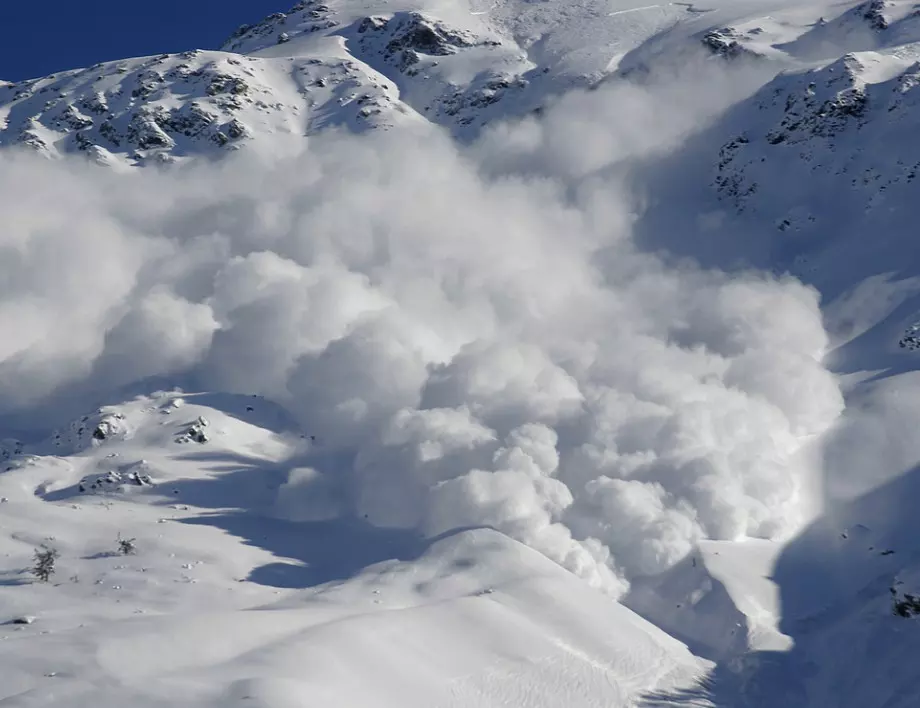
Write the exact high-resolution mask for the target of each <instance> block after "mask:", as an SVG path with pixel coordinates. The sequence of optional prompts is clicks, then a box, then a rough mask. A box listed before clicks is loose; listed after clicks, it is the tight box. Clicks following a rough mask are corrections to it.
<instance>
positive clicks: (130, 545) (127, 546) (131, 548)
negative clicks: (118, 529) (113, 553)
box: [118, 534, 137, 556]
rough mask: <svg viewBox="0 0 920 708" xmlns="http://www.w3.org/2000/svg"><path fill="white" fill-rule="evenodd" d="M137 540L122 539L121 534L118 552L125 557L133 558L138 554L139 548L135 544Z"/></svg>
mask: <svg viewBox="0 0 920 708" xmlns="http://www.w3.org/2000/svg"><path fill="white" fill-rule="evenodd" d="M136 540H137V539H135V538H122V537H121V534H119V535H118V552H119V553H120V554H121V555H123V556H133V555H134V554H135V553H136V552H137V546H136V545H135V544H134V542H135V541H136Z"/></svg>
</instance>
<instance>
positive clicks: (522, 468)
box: [0, 82, 842, 595]
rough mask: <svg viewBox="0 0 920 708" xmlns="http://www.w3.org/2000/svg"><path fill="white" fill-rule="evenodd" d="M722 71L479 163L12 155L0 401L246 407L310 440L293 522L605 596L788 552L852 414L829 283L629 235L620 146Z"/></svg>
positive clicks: (570, 105)
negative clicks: (819, 287)
mask: <svg viewBox="0 0 920 708" xmlns="http://www.w3.org/2000/svg"><path fill="white" fill-rule="evenodd" d="M713 85H714V86H715V88H713V89H712V90H711V91H709V92H708V93H707V91H706V90H705V89H704V88H703V87H701V85H700V84H697V85H696V86H695V88H696V89H697V90H696V92H694V91H690V90H681V91H677V92H675V91H670V92H664V93H662V92H659V91H656V89H654V88H647V89H643V90H639V89H636V88H634V87H631V88H629V89H628V91H626V92H625V93H624V90H622V89H616V88H615V87H614V88H610V89H603V90H600V91H597V92H594V93H593V94H591V95H587V94H585V95H581V96H577V97H573V98H571V99H569V100H568V101H562V102H560V104H559V105H558V106H556V107H555V108H554V109H553V110H552V111H551V112H550V115H549V117H548V118H547V119H546V120H547V122H546V123H539V122H534V121H532V122H525V123H523V124H519V125H517V126H506V127H502V128H498V129H496V132H494V133H491V134H490V135H488V136H486V137H485V138H484V139H483V143H482V144H480V145H478V146H473V147H470V148H462V147H458V146H457V145H456V144H454V143H453V142H451V141H450V140H449V139H448V138H446V137H445V136H443V135H441V134H439V133H437V132H431V133H430V134H425V135H423V136H419V135H417V134H414V133H410V132H409V131H392V132H389V133H378V134H371V135H366V136H363V137H356V136H348V135H334V134H326V135H323V136H319V137H316V138H313V139H311V141H310V144H309V147H308V149H307V151H306V154H304V155H302V156H298V157H292V158H290V159H289V160H287V161H282V162H275V163H272V164H266V163H262V162H259V161H258V159H257V157H254V156H251V155H250V156H249V157H239V158H234V159H232V160H229V161H226V162H224V163H221V164H218V165H198V166H191V167H188V168H181V169H172V170H169V171H163V172H160V171H154V170H144V171H140V172H138V173H135V174H132V175H130V176H127V177H126V176H116V175H114V174H112V173H110V172H108V171H106V170H104V169H100V168H97V167H90V166H87V165H83V164H76V163H70V162H59V163H50V162H41V161H37V160H36V159H34V158H29V157H26V156H20V155H11V154H5V155H3V156H2V157H0V208H2V211H3V214H4V222H5V228H4V229H3V231H2V233H0V325H2V331H3V332H5V333H6V334H7V336H5V337H4V338H3V340H2V342H0V407H2V410H0V414H5V415H13V414H15V415H17V416H20V418H22V416H24V415H26V414H36V415H38V414H40V415H43V416H45V417H44V418H42V420H44V421H47V422H48V423H49V424H50V423H51V422H52V420H51V416H53V415H54V414H55V413H60V412H61V411H64V410H66V408H65V406H66V404H67V402H68V401H72V400H75V399H76V400H86V399H88V398H92V399H93V400H98V399H105V398H109V399H111V398H112V397H115V396H117V395H119V393H120V392H122V391H124V390H125V389H126V387H130V386H135V387H142V386H144V385H145V383H144V382H146V381H149V380H153V379H155V380H157V381H169V382H172V383H179V384H181V385H185V386H198V387H202V388H208V389H212V390H222V391H229V392H240V393H258V394H263V395H265V396H268V397H271V398H273V399H274V400H276V401H278V402H280V403H282V404H283V405H285V406H286V407H287V408H288V409H289V410H290V411H292V412H293V413H294V414H295V415H296V416H297V417H298V419H299V421H300V423H301V424H302V425H303V426H304V429H305V430H307V431H309V432H310V433H311V434H313V435H316V436H317V439H318V440H320V441H321V445H319V446H317V454H316V455H315V458H314V459H312V460H310V461H309V462H308V463H306V464H305V463H303V461H298V464H297V465H296V466H294V465H292V467H293V469H292V470H291V472H290V477H289V481H288V483H287V484H286V485H284V486H283V487H282V488H281V490H280V492H279V498H278V513H279V514H280V515H283V516H286V517H288V518H291V519H295V520H308V519H328V518H332V517H335V516H340V515H356V516H359V517H366V518H367V519H368V520H369V521H370V522H371V523H374V524H377V525H380V526H391V527H405V528H413V529H420V530H422V531H424V532H425V533H428V534H431V535H436V534H440V533H443V532H445V531H448V530H451V529H455V528H458V527H466V526H476V525H488V526H492V527H494V528H496V529H498V530H500V531H502V532H504V533H506V534H508V535H510V536H512V537H514V538H516V539H518V540H520V541H523V542H525V543H527V544H529V545H531V546H532V547H534V548H536V549H538V550H539V551H541V552H542V553H544V554H546V555H547V556H548V557H550V558H552V559H554V560H555V561H557V562H558V563H560V564H562V565H563V566H564V567H566V568H568V569H570V570H572V571H573V572H575V573H577V574H579V575H580V576H582V577H584V578H586V579H587V580H589V581H590V582H592V583H593V584H595V585H597V586H600V587H603V588H605V589H606V590H608V591H609V592H611V593H613V594H615V595H619V594H621V593H622V592H624V591H625V589H626V588H627V587H628V583H629V580H630V579H631V578H635V577H638V576H641V575H646V574H653V573H657V572H660V571H662V570H665V569H667V568H668V567H670V566H672V565H673V564H674V563H676V562H678V561H679V560H680V559H681V558H683V557H684V556H685V555H686V554H687V553H688V551H689V550H690V548H691V546H692V545H693V544H694V542H696V541H697V540H699V539H703V538H717V539H732V538H738V537H742V536H745V535H750V536H761V537H777V536H782V535H783V534H785V533H788V532H790V531H791V530H794V529H795V528H796V527H797V525H798V524H800V522H801V521H802V518H803V516H804V515H806V514H807V513H808V512H809V505H810V503H811V502H810V500H809V499H808V498H807V495H806V494H804V492H803V489H804V485H806V484H807V481H808V479H809V478H810V477H811V476H813V475H814V474H815V470H814V469H813V468H812V466H811V465H810V463H809V462H808V460H807V459H806V458H805V457H804V456H803V455H801V454H800V452H801V448H802V444H803V441H804V440H807V439H808V438H809V437H810V436H814V435H816V434H818V433H821V432H822V431H824V430H825V429H826V428H827V427H828V426H829V425H830V424H831V423H832V422H833V421H834V420H835V418H836V417H837V416H838V414H839V412H840V410H841V408H842V399H841V395H840V392H839V390H838V388H837V385H836V383H835V381H834V379H833V377H832V376H831V375H830V374H829V373H828V372H827V371H826V370H825V369H824V368H823V367H822V365H821V359H822V357H823V355H824V352H825V349H826V347H827V337H826V335H825V332H824V328H823V326H822V320H821V313H820V311H819V308H818V297H817V294H816V292H815V291H814V290H812V289H810V288H808V287H805V286H804V285H802V284H801V283H800V282H798V281H796V280H794V279H791V278H777V277H773V276H769V275H764V274H758V273H743V274H734V275H729V274H725V273H718V272H706V271H702V270H700V269H699V268H697V267H694V266H693V265H692V264H678V265H674V264H668V263H665V262H664V261H663V260H662V259H661V258H659V257H657V256H653V255H649V254H645V253H642V252H640V251H639V250H638V249H637V248H636V246H635V245H634V244H633V243H632V241H631V236H630V221H631V219H632V216H631V212H632V211H633V210H634V208H635V203H634V202H633V200H632V196H631V195H630V191H629V190H628V189H626V188H624V181H623V177H622V175H623V174H624V173H626V172H627V171H626V167H628V163H629V160H634V159H639V158H642V157H644V156H646V155H647V154H648V153H650V152H653V151H655V150H658V149H661V146H662V145H667V144H669V143H670V142H673V141H676V140H679V139H680V137H681V135H683V134H685V132H686V131H687V130H690V129H693V128H694V127H695V126H698V125H699V124H700V123H701V120H702V118H701V117H705V116H706V115H708V114H710V113H711V112H712V110H713V108H712V105H714V104H713V103H712V102H713V101H715V99H714V98H713V95H715V94H718V93H719V91H720V90H721V87H720V84H719V83H718V82H716V83H715V84H713ZM710 94H712V95H710ZM662 96H664V97H666V98H667V100H668V101H672V100H673V101H677V103H676V104H675V105H676V106H677V108H680V105H684V104H685V105H686V106H687V107H688V110H687V111H681V110H677V109H675V110H669V111H667V112H666V115H667V116H669V118H668V120H665V119H664V118H662V115H663V114H662V112H660V111H659V112H657V113H656V112H655V111H654V110H653V109H654V108H655V107H659V108H660V106H661V103H660V101H663V100H665V99H664V98H662ZM675 97H676V98H675ZM681 101H683V104H681V103H680V102H681ZM707 101H709V102H710V103H707ZM592 104H593V105H594V106H596V107H599V108H602V109H603V110H598V111H597V112H594V113H592V112H590V111H586V110H585V108H586V105H587V106H588V107H590V106H591V105H592ZM692 106H703V107H704V108H702V109H700V110H697V111H696V112H694V111H691V110H689V107H692ZM653 114H654V115H656V116H657V118H656V120H655V121H649V120H646V118H647V117H648V116H650V115H653ZM585 115H596V120H594V121H592V120H589V119H585V118H584V116H585ZM567 116H568V117H569V118H570V119H572V120H574V119H575V116H581V117H580V118H579V131H580V134H581V136H582V141H584V140H587V141H590V140H591V135H592V134H600V132H601V131H603V132H604V133H605V134H606V139H604V140H600V139H598V141H596V142H594V143H591V144H593V145H594V146H595V149H594V150H593V151H591V152H590V154H589V152H586V151H585V150H584V149H583V147H577V146H576V141H574V140H572V137H573V136H572V135H568V136H566V135H564V131H566V130H567V128H566V126H567V125H568V124H567V122H566V118H567ZM669 121H670V122H669ZM643 125H644V126H645V127H644V128H643ZM550 129H551V130H552V131H553V132H552V134H551V135H550V134H549V133H547V132H546V131H548V130H550ZM502 135H504V136H505V137H504V138H503V139H499V137H500V136H502ZM497 136H498V137H497ZM618 136H619V137H618ZM656 136H659V137H660V140H656ZM582 144H587V143H584V142H582V143H578V145H582ZM503 155H504V156H505V157H506V158H507V160H506V161H505V162H504V163H503ZM589 158H590V159H589ZM503 165H504V166H503ZM615 175H620V176H615Z"/></svg>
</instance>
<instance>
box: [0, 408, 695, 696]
mask: <svg viewBox="0 0 920 708" xmlns="http://www.w3.org/2000/svg"><path fill="white" fill-rule="evenodd" d="M315 444H318V443H316V442H315V441H311V440H310V439H309V437H304V436H301V435H299V434H297V433H296V432H293V431H292V430H291V428H290V427H289V422H288V421H287V420H286V419H285V417H284V416H283V414H282V413H281V412H280V411H279V410H278V409H276V408H275V407H273V406H272V405H271V404H270V403H268V402H267V401H265V400H264V399H261V398H253V397H246V396H214V395H194V396H179V395H178V394H175V393H171V394H165V393H161V394H156V395H154V396H153V397H147V398H140V399H137V400H135V401H132V402H130V403H127V404H124V405H120V406H112V407H108V408H105V409H103V410H101V411H100V412H99V413H97V414H95V415H93V416H86V417H84V418H81V419H79V420H78V421H75V423H74V424H73V425H72V426H70V427H69V428H67V429H66V430H62V431H60V432H59V433H57V434H55V435H54V436H52V438H51V439H50V440H49V441H47V442H46V443H43V444H41V445H39V446H37V447H35V448H34V450H33V449H30V448H29V447H28V446H26V449H25V450H24V451H23V452H22V453H21V454H19V455H16V456H14V458H13V460H12V461H11V462H10V463H8V464H7V465H6V467H7V470H6V472H4V473H3V474H0V495H2V500H3V501H2V511H3V516H2V522H0V553H2V556H3V560H4V563H3V574H2V577H0V606H2V608H3V609H2V616H0V687H2V688H0V703H3V704H4V705H6V704H9V705H29V706H31V707H32V708H40V707H44V706H48V707H49V708H50V707H51V706H58V705H60V700H61V696H66V700H67V705H68V706H73V707H74V708H90V707H92V708H117V707H119V706H124V705H126V704H130V705H132V706H138V707H139V708H141V707H143V708H147V707H153V706H166V705H169V706H173V707H174V706H215V707H217V706H229V705H237V703H238V702H240V701H245V702H246V705H253V706H263V707H264V708H285V707H286V706H291V707H293V706H303V705H313V704H314V703H315V702H321V703H322V705H335V706H343V707H344V706H354V705H368V706H369V705H374V706H381V707H383V706H393V707H394V708H395V707H396V706H399V707H401V708H405V707H407V706H412V707H415V706H417V707H418V708H430V707H431V706H444V707H445V708H446V707H452V708H461V707H462V708H472V707H473V706H476V707H477V708H478V707H481V706H496V707H497V706H500V705H507V704H508V703H509V702H510V703H513V704H514V705H517V706H530V705H534V706H537V705H540V706H544V705H566V706H572V707H573V708H575V707H578V706H585V707H587V706H599V705H618V706H625V705H631V704H633V703H634V701H636V700H638V699H639V697H640V696H641V695H642V694H644V693H646V692H648V691H650V690H656V689H660V690H667V689H671V688H676V687H679V686H682V685H691V684H692V683H693V681H694V680H695V679H697V678H698V677H700V676H701V675H702V674H703V673H704V672H705V671H706V669H707V668H708V665H707V663H706V662H704V661H701V660H699V659H697V658H695V657H693V656H692V655H691V654H690V653H689V652H688V651H687V649H686V648H685V647H684V646H683V645H681V644H680V643H679V642H677V641H676V640H674V639H672V638H670V637H668V636H667V635H666V634H664V633H663V632H662V631H661V630H659V629H657V628H655V627H654V626H653V625H651V624H649V623H648V622H647V621H646V620H643V619H641V618H640V617H639V616H638V615H635V614H634V613H632V612H631V611H629V610H627V609H626V608H625V607H623V606H621V605H618V604H616V603H612V602H610V600H609V599H608V598H606V597H605V596H603V595H602V594H600V593H598V592H596V591H594V590H592V589H590V588H589V587H588V586H587V585H586V584H584V583H583V582H582V581H580V580H579V579H577V578H576V577H575V576H574V575H571V574H570V573H568V572H567V571H565V570H563V569H562V568H561V567H560V566H558V565H557V564H555V563H553V562H552V561H550V560H548V559H546V558H545V557H544V556H542V555H541V554H540V553H538V552H536V551H534V550H532V549H529V548H527V547H525V546H523V545H521V544H518V543H516V542H514V541H511V540H510V539H508V538H507V537H505V536H503V535H501V534H499V533H497V532H494V531H490V530H478V531H461V532H458V533H454V534H450V535H447V536H445V537H442V538H439V539H433V540H430V541H425V540H423V539H421V538H419V537H416V536H414V535H412V534H408V533H397V532H386V531H383V530H380V529H372V528H370V527H364V526H362V525H361V524H359V523H357V522H335V523H328V524H324V523H312V524H304V523H295V522H290V521H287V520H285V512H284V508H283V505H281V506H279V504H278V501H279V499H281V498H282V495H283V491H284V483H285V482H284V480H285V478H286V477H287V475H288V472H289V471H290V469H291V467H292V465H293V464H295V463H294V460H296V457H297V454H298V453H299V452H301V453H302V452H303V451H304V450H305V449H307V448H309V447H310V446H311V445H315ZM41 450H46V451H47V454H34V452H35V451H41ZM51 451H55V452H56V453H57V454H51ZM119 540H123V541H127V542H128V543H129V545H128V546H124V545H123V544H120V543H119ZM42 546H47V547H51V548H54V549H55V550H57V551H58V552H59V553H60V557H59V559H58V560H57V562H56V564H55V573H54V575H53V577H52V581H51V582H50V583H48V584H44V583H38V584H35V583H33V582H30V579H29V573H28V570H27V569H28V568H29V567H30V566H31V564H32V559H31V557H30V556H31V554H32V552H33V549H34V548H41V547H42ZM120 550H121V551H123V552H119V551H120ZM124 551H126V552H124Z"/></svg>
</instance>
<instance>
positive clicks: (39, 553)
mask: <svg viewBox="0 0 920 708" xmlns="http://www.w3.org/2000/svg"><path fill="white" fill-rule="evenodd" d="M58 556H60V553H58V552H57V551H56V550H55V549H54V548H49V547H48V546H42V547H41V548H36V549H35V555H34V556H33V557H32V558H33V560H34V561H35V565H34V566H32V575H34V576H35V577H36V578H38V579H39V580H41V581H42V582H43V583H47V582H48V580H50V579H51V576H52V575H54V564H55V562H56V561H57V559H58Z"/></svg>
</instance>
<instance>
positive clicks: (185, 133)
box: [0, 51, 417, 165]
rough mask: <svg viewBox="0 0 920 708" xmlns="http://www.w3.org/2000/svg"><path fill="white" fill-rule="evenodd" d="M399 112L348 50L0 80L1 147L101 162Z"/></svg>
mask: <svg viewBox="0 0 920 708" xmlns="http://www.w3.org/2000/svg"><path fill="white" fill-rule="evenodd" d="M416 118H417V117H416ZM406 120H413V116H412V112H411V111H408V110H407V109H406V108H405V106H404V105H403V104H402V103H400V101H399V92H398V90H397V89H396V87H395V86H394V85H393V84H392V83H391V82H390V81H389V80H387V79H386V78H384V77H383V76H381V75H379V74H377V73H376V72H374V71H372V70H369V69H368V67H366V66H364V65H361V64H358V63H356V62H354V61H352V60H351V59H350V58H348V55H347V54H342V55H340V56H335V55H326V56H322V57H315V56H314V57H311V58H309V59H298V60H295V59H291V58H279V59H256V58H252V57H243V56H238V55H234V54H227V53H223V52H203V51H191V52H186V53H183V54H177V55H169V54H164V55H162V56H159V57H146V58H140V59H127V60H124V61H117V62H109V63H106V64H100V65H97V66H94V67H91V68H89V69H83V70H78V71H69V72H63V73H61V74H57V75H53V76H49V77H45V78H43V79H38V80H34V81H25V82H20V83H17V84H9V85H6V86H0V145H24V146H27V147H30V148H32V149H34V150H37V151H38V152H40V153H42V154H45V155H48V156H58V155H62V154H67V153H85V154H86V155H87V156H89V157H90V158H92V159H93V160H95V161H97V162H100V163H102V164H110V165H142V164H145V163H148V162H154V163H162V162H171V161H175V160H177V159H183V158H187V157H191V156H203V157H213V156H217V155H219V154H221V153H222V152H224V151H227V150H235V149H238V148H239V147H240V146H242V145H244V144H247V143H252V144H254V145H255V146H257V148H258V149H260V150H263V151H268V152H270V153H271V152H272V151H275V152H277V153H278V154H285V153H288V154H290V153H291V152H297V151H298V150H299V149H302V144H303V138H304V137H305V136H306V135H308V134H310V133H312V132H315V131H317V130H321V129H323V128H328V127H334V126H344V127H347V128H349V129H350V130H353V131H356V132H360V131H362V130H367V129H371V128H379V127H390V126H393V125H396V124H398V123H400V122H402V121H406Z"/></svg>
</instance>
